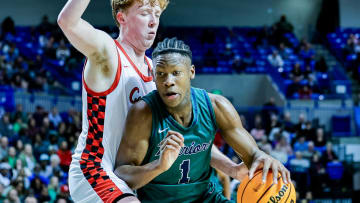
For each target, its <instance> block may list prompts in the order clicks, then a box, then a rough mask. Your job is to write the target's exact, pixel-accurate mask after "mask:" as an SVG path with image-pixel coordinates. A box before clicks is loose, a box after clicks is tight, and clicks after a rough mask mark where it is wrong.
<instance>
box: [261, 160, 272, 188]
mask: <svg viewBox="0 0 360 203" xmlns="http://www.w3.org/2000/svg"><path fill="white" fill-rule="evenodd" d="M270 166H271V162H270V161H268V160H265V163H264V168H263V174H262V182H263V183H265V182H266V177H267V174H268V172H269V168H270Z"/></svg>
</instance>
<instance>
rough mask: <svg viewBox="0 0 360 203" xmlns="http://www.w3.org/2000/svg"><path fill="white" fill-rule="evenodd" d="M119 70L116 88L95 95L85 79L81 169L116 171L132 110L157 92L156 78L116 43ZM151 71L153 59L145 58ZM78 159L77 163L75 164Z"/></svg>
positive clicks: (79, 151) (79, 146) (79, 154)
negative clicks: (140, 67) (149, 94)
mask: <svg viewBox="0 0 360 203" xmlns="http://www.w3.org/2000/svg"><path fill="white" fill-rule="evenodd" d="M115 43H116V45H117V52H118V58H119V59H118V69H117V73H116V77H115V80H114V83H113V85H112V86H111V87H110V89H108V90H107V91H105V92H100V93H99V92H94V91H92V90H91V89H90V88H88V86H87V85H86V83H85V81H84V79H83V91H82V101H83V110H82V111H83V112H82V116H83V117H82V118H83V124H82V132H81V134H80V137H79V140H78V144H77V147H76V150H75V152H74V155H73V159H75V160H79V161H80V160H81V161H80V163H81V167H92V166H93V165H94V166H99V165H101V167H103V168H104V169H105V170H108V171H113V170H114V165H115V159H116V155H117V150H118V147H119V145H120V141H121V137H122V131H123V128H124V123H125V120H126V116H127V113H128V110H129V109H130V107H131V106H132V105H133V104H134V103H135V102H137V101H139V100H140V98H141V97H142V96H145V95H146V94H147V93H149V92H151V91H153V90H154V89H155V88H156V87H155V83H154V82H153V78H152V76H145V75H143V74H142V73H141V72H140V71H139V69H138V68H137V67H136V66H135V64H134V63H133V62H132V60H131V59H130V57H129V56H128V55H127V54H126V52H125V50H124V49H123V48H122V47H121V45H120V44H119V43H118V42H117V41H116V40H115ZM145 61H146V62H147V64H148V67H149V69H150V70H151V65H152V63H151V60H150V59H148V58H147V57H145ZM75 160H74V161H75Z"/></svg>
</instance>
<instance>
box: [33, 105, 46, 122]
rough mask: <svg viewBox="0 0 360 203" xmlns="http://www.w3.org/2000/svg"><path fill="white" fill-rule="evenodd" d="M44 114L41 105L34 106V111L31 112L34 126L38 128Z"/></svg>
mask: <svg viewBox="0 0 360 203" xmlns="http://www.w3.org/2000/svg"><path fill="white" fill-rule="evenodd" d="M45 116H46V112H45V111H44V108H43V107H42V106H39V105H38V106H36V111H35V113H34V114H33V118H34V119H35V121H36V127H38V128H40V127H41V126H42V124H43V120H44V117H45Z"/></svg>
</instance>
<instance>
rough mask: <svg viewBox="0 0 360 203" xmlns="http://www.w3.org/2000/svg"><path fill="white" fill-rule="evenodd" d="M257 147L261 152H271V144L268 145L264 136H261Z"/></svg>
mask: <svg viewBox="0 0 360 203" xmlns="http://www.w3.org/2000/svg"><path fill="white" fill-rule="evenodd" d="M257 145H258V146H259V148H260V149H261V150H263V151H265V149H270V150H269V151H271V150H272V147H271V144H270V143H269V141H268V138H267V137H266V136H263V137H262V138H261V140H260V142H257Z"/></svg>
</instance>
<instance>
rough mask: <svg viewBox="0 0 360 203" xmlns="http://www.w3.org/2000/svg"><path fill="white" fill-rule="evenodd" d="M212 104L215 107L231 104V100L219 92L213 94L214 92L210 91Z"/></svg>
mask: <svg viewBox="0 0 360 203" xmlns="http://www.w3.org/2000/svg"><path fill="white" fill-rule="evenodd" d="M208 95H209V98H210V101H211V104H212V106H213V107H214V108H217V107H219V106H223V105H229V104H231V103H230V101H229V100H228V99H226V97H224V96H222V95H218V94H212V93H208Z"/></svg>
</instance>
